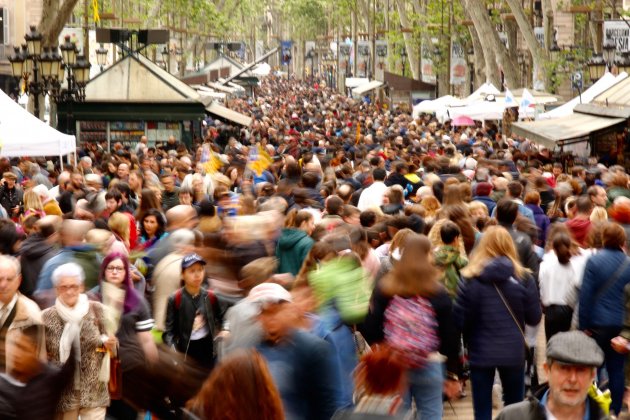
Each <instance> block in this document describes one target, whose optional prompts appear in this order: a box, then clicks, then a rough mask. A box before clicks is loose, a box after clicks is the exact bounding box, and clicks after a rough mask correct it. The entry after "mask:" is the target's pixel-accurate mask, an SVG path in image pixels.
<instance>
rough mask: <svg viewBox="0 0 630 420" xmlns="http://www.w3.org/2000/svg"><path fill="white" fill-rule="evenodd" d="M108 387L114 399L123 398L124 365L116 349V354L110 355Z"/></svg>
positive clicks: (110, 395)
mask: <svg viewBox="0 0 630 420" xmlns="http://www.w3.org/2000/svg"><path fill="white" fill-rule="evenodd" d="M105 357H107V355H106V356H105ZM107 389H108V390H109V397H110V398H111V399H112V400H122V366H121V365H120V359H119V358H118V351H116V354H115V355H113V354H111V355H110V361H109V382H108V384H107Z"/></svg>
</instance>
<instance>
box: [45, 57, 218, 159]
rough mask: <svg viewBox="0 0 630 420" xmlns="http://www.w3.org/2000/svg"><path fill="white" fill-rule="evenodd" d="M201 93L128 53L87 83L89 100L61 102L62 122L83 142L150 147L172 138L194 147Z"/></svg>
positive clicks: (202, 112)
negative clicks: (144, 143)
mask: <svg viewBox="0 0 630 420" xmlns="http://www.w3.org/2000/svg"><path fill="white" fill-rule="evenodd" d="M207 105H208V104H207V103H204V102H203V100H202V98H201V97H200V96H199V94H198V93H197V92H196V91H195V90H194V89H192V88H190V87H189V86H188V85H186V84H185V83H183V82H181V81H180V80H179V79H177V78H176V77H175V76H173V75H171V74H169V73H168V72H166V71H165V70H163V69H162V68H160V67H159V66H157V65H155V64H154V63H153V62H151V61H150V60H148V59H147V58H146V57H143V56H142V55H133V56H127V57H125V58H124V59H122V60H121V61H119V62H118V63H116V64H115V65H113V66H112V67H110V68H109V69H107V70H106V71H104V72H103V73H101V74H99V75H98V76H96V77H95V78H94V79H92V80H91V81H90V83H88V85H87V87H86V101H85V102H67V103H60V104H59V105H58V111H57V115H58V122H59V124H58V126H59V128H60V129H61V130H62V131H65V132H67V133H72V134H76V137H77V143H78V144H79V145H81V144H83V143H85V142H103V143H104V142H107V143H108V145H111V144H113V143H116V142H121V143H122V144H123V145H125V146H132V147H133V146H135V144H137V142H138V141H139V140H140V138H141V137H142V136H147V138H148V140H149V145H155V144H156V143H159V142H165V141H167V140H168V138H169V137H171V136H173V137H175V139H176V140H177V141H182V142H184V143H185V144H186V145H188V146H190V145H191V144H192V140H193V139H194V138H195V137H197V136H201V121H202V120H203V119H204V118H205V113H206V111H205V108H206V106H207Z"/></svg>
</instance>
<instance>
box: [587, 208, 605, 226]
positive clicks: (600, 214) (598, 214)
mask: <svg viewBox="0 0 630 420" xmlns="http://www.w3.org/2000/svg"><path fill="white" fill-rule="evenodd" d="M589 219H590V220H591V222H593V223H597V222H606V221H608V213H607V212H606V209H605V208H603V207H600V206H595V207H594V208H593V211H592V212H591V215H590V216H589Z"/></svg>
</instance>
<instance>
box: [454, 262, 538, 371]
mask: <svg viewBox="0 0 630 420" xmlns="http://www.w3.org/2000/svg"><path fill="white" fill-rule="evenodd" d="M495 285H496V287H497V288H498V289H499V290H500V291H501V292H502V293H503V296H504V297H505V299H506V301H507V303H508V304H509V306H510V308H511V310H512V312H513V313H514V316H515V317H516V321H518V324H519V326H520V328H521V330H524V329H525V324H527V325H536V324H538V322H540V318H541V316H542V310H541V307H540V299H539V298H538V290H537V288H536V283H535V282H534V281H533V279H532V278H531V277H530V276H527V277H526V278H525V279H522V280H521V279H517V278H516V277H515V272H514V265H513V264H512V261H510V259H509V258H507V257H498V258H494V259H492V260H490V262H489V263H488V264H487V265H486V267H485V268H484V269H483V271H482V272H481V274H480V275H479V276H477V277H474V278H471V279H463V280H462V281H461V282H460V285H459V290H458V293H457V300H456V302H455V308H454V315H455V322H456V324H457V327H458V328H459V329H460V330H461V331H462V332H463V334H464V337H465V339H466V340H467V341H468V346H469V358H470V365H471V366H475V367H497V366H521V365H523V364H524V363H525V344H524V337H523V334H522V333H521V331H519V328H518V327H517V326H516V322H515V320H514V318H512V315H510V312H509V311H508V309H507V308H506V305H505V304H504V303H503V301H502V300H501V297H500V295H499V293H498V292H497V290H496V289H495Z"/></svg>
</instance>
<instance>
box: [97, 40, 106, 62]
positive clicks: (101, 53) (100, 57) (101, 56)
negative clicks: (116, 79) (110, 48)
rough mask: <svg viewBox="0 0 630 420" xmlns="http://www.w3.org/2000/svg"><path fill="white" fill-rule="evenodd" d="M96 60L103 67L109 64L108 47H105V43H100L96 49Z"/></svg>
mask: <svg viewBox="0 0 630 420" xmlns="http://www.w3.org/2000/svg"><path fill="white" fill-rule="evenodd" d="M96 62H97V63H98V65H99V66H101V67H103V66H104V65H105V64H107V49H106V48H105V47H103V44H100V46H99V48H98V49H97V50H96Z"/></svg>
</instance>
